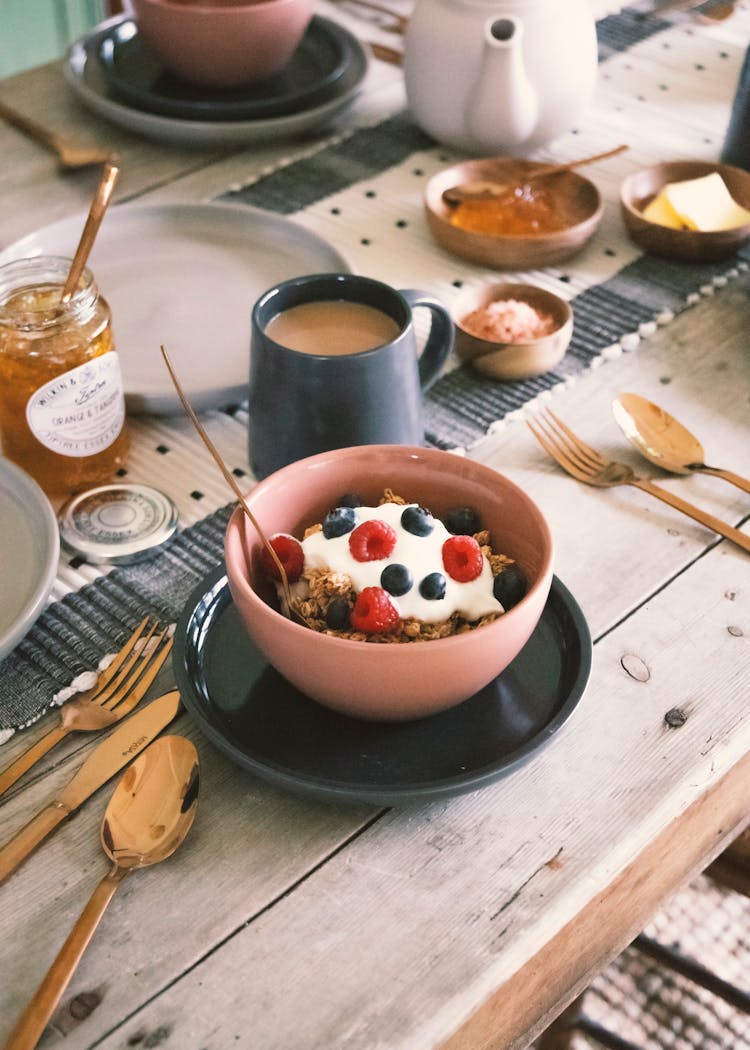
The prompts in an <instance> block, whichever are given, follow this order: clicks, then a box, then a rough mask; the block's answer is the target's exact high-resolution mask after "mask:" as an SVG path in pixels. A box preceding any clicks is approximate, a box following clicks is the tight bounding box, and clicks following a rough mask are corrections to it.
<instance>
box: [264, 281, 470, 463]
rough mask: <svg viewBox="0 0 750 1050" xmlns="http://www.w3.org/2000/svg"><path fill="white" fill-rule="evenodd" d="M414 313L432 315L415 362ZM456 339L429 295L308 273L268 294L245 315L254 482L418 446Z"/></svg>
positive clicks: (448, 321) (447, 319)
mask: <svg viewBox="0 0 750 1050" xmlns="http://www.w3.org/2000/svg"><path fill="white" fill-rule="evenodd" d="M419 307H424V308H426V309H427V310H429V311H430V329H429V333H428V334H427V338H426V340H425V343H424V347H423V349H422V352H421V353H419V352H418V343H417V336H416V333H415V329H414V319H413V315H412V311H413V310H414V309H415V308H419ZM297 308H302V309H297ZM370 323H372V324H373V329H372V331H370V329H369V328H368V327H367V326H368V325H369V324H370ZM453 337H454V329H453V323H452V321H451V318H450V314H449V312H448V311H447V310H446V308H445V307H444V306H443V305H442V304H441V303H439V302H438V301H437V300H436V299H435V298H434V297H433V296H431V295H429V294H428V293H427V292H421V291H417V290H415V289H406V290H401V291H396V289H394V288H391V287H390V286H389V285H387V284H384V283H383V282H382V281H376V280H374V279H372V278H369V277H360V276H355V275H353V274H309V275H306V276H304V277H295V278H292V279H291V280H288V281H284V282H282V283H280V284H277V285H275V286H274V287H273V288H270V289H269V290H268V291H267V292H265V293H264V294H263V295H262V296H261V297H260V299H258V301H257V302H256V304H255V306H254V308H253V312H252V335H251V345H250V391H249V408H250V425H249V444H250V463H251V465H252V468H253V472H254V473H255V476H256V477H258V478H263V477H265V476H266V475H267V474H270V473H272V472H273V471H274V470H278V468H279V467H283V466H286V464H287V463H292V462H294V461H295V460H298V459H303V458H304V457H305V456H311V455H314V454H315V453H318V452H327V451H329V450H330V449H334V448H346V447H348V446H350V445H381V444H386V445H393V444H395V445H422V444H424V419H423V414H422V394H423V392H424V391H425V390H427V389H428V388H429V387H430V386H431V385H432V383H434V381H435V380H436V379H437V377H438V375H439V374H440V370H441V368H442V366H443V364H444V363H445V361H446V359H447V357H448V355H449V354H450V352H451V350H452V348H453ZM363 347H364V348H363Z"/></svg>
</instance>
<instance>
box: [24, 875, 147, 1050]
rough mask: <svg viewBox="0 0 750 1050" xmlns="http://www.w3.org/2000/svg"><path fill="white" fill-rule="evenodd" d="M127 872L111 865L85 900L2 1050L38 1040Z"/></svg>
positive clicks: (26, 1046)
mask: <svg viewBox="0 0 750 1050" xmlns="http://www.w3.org/2000/svg"><path fill="white" fill-rule="evenodd" d="M127 873H128V869H127V868H117V867H116V868H114V869H113V870H112V871H111V872H109V873H108V874H107V875H105V876H104V878H103V879H102V880H101V882H100V883H99V885H98V886H97V887H96V889H95V890H94V892H93V893H92V894H91V897H90V899H89V902H88V904H87V905H86V907H85V908H84V909H83V911H82V912H81V914H80V916H79V917H78V919H77V920H76V922H75V925H74V926H73V929H72V930H71V931H70V933H69V934H68V936H67V939H66V941H65V943H64V944H63V946H62V948H61V949H60V951H59V952H58V953H57V958H56V959H55V961H54V962H53V963H52V965H51V966H50V968H49V970H48V971H47V975H46V977H45V978H44V980H43V981H42V983H41V984H40V985H39V987H38V988H37V990H36V992H35V993H34V997H33V998H32V1000H31V1002H30V1003H29V1005H28V1006H27V1007H26V1009H25V1010H24V1012H23V1013H22V1014H21V1016H20V1017H19V1018H18V1021H17V1022H16V1026H15V1028H14V1029H13V1031H12V1032H11V1034H10V1039H9V1040H8V1042H7V1043H6V1044H5V1050H33V1048H34V1047H35V1046H36V1044H37V1043H38V1042H39V1039H40V1037H41V1034H42V1032H43V1031H44V1029H45V1028H46V1026H47V1022H48V1021H49V1019H50V1017H51V1016H52V1014H53V1013H54V1010H55V1007H56V1006H57V1004H58V1003H59V1002H60V997H61V996H62V994H63V992H64V991H65V989H66V988H67V987H68V984H69V983H70V979H71V977H72V976H73V974H74V973H75V971H76V967H77V966H78V963H79V962H80V961H81V956H82V955H83V953H84V951H85V950H86V948H87V947H88V944H89V941H90V940H91V938H92V936H93V935H94V932H95V930H96V928H97V926H98V925H99V922H100V920H101V917H102V915H104V912H105V910H106V908H107V905H108V904H109V902H110V901H111V900H112V897H113V896H114V893H115V890H116V889H117V887H118V886H119V885H120V882H121V881H122V880H123V879H124V878H125V876H126V875H127Z"/></svg>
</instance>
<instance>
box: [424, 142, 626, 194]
mask: <svg viewBox="0 0 750 1050" xmlns="http://www.w3.org/2000/svg"><path fill="white" fill-rule="evenodd" d="M626 149H628V146H625V145H623V146H616V147H615V148H614V149H608V150H605V151H604V153H594V154H592V156H590V157H582V158H581V159H580V160H571V161H568V163H567V164H545V165H543V166H542V167H540V168H537V169H536V171H532V172H530V173H529V174H528V175H526V176H524V178H523V183H524V184H525V183H530V182H536V181H537V179H541V178H546V177H547V176H548V175H559V174H560V173H561V172H564V171H572V170H573V169H574V168H582V167H583V166H584V165H586V164H593V163H594V162H595V161H597V160H604V159H605V158H607V157H614V156H615V155H616V154H618V153H622V152H624V150H626ZM515 185H520V183H516V182H512V181H511V182H494V181H492V180H490V179H482V180H481V181H476V182H462V183H459V185H458V186H451V187H450V188H449V189H447V190H443V194H442V196H443V200H444V201H445V203H446V204H448V205H450V206H451V207H455V206H456V205H458V204H462V203H463V202H464V201H471V200H474V201H475V200H490V199H491V198H493V197H501V196H502V195H503V194H505V193H507V192H508V190H509V189H512V187H513V186H515Z"/></svg>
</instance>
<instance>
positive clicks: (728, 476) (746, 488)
mask: <svg viewBox="0 0 750 1050" xmlns="http://www.w3.org/2000/svg"><path fill="white" fill-rule="evenodd" d="M696 469H699V470H700V472H701V474H712V475H713V476H714V477H715V478H723V479H724V481H728V482H729V484H730V485H736V486H737V488H738V489H742V491H743V492H750V480H749V479H748V478H743V477H742V475H741V474H735V472H734V471H733V470H722V469H721V468H720V467H707V466H706V464H705V463H704V464H703V466H701V467H699V468H696Z"/></svg>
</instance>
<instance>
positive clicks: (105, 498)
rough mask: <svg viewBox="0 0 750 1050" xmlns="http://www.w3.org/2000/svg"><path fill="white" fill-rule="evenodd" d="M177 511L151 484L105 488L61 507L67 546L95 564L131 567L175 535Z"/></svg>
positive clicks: (92, 490)
mask: <svg viewBox="0 0 750 1050" xmlns="http://www.w3.org/2000/svg"><path fill="white" fill-rule="evenodd" d="M177 517H178V514H177V507H176V506H175V505H174V503H173V502H172V500H171V499H170V498H169V497H168V496H166V495H165V494H164V493H163V492H160V491H159V490H158V489H153V488H151V487H150V486H148V485H100V486H99V487H98V488H94V489H88V490H87V491H86V492H81V493H80V494H79V495H77V496H74V497H73V498H72V499H70V500H68V502H67V503H66V504H65V505H64V506H63V507H61V509H60V512H59V515H58V518H59V522H60V538H61V540H62V542H63V545H64V546H65V547H66V548H67V549H68V550H69V551H72V553H73V554H76V555H78V557H79V558H85V560H86V561H87V562H91V563H93V564H94V565H127V564H130V563H132V562H136V561H142V560H144V559H145V558H148V557H151V556H152V555H153V554H155V553H156V552H157V551H158V550H159V549H160V548H161V547H163V546H164V545H165V544H166V543H168V542H169V540H170V539H171V538H172V536H173V535H174V533H175V531H176V529H177Z"/></svg>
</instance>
